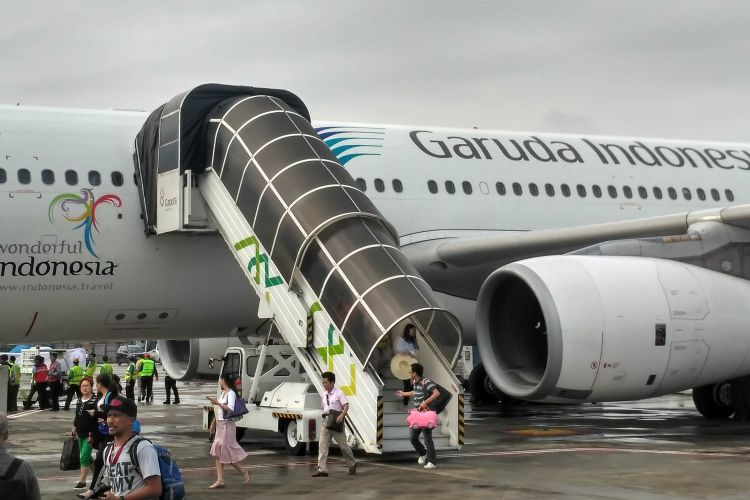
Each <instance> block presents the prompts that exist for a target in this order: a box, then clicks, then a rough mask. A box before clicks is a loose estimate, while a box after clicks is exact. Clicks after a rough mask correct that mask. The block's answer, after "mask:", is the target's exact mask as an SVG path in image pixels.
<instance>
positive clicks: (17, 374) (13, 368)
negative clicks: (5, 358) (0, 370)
mask: <svg viewBox="0 0 750 500" xmlns="http://www.w3.org/2000/svg"><path fill="white" fill-rule="evenodd" d="M9 365H10V374H11V375H10V387H9V388H8V410H9V411H18V389H20V388H21V365H19V364H18V363H16V357H15V356H11V357H10V362H9Z"/></svg>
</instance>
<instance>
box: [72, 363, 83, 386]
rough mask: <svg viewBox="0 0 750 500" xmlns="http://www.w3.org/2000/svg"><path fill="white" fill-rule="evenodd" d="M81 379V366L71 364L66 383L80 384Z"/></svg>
mask: <svg viewBox="0 0 750 500" xmlns="http://www.w3.org/2000/svg"><path fill="white" fill-rule="evenodd" d="M82 380H83V368H82V367H81V366H79V365H73V366H71V367H70V370H68V383H69V384H71V385H81V381H82Z"/></svg>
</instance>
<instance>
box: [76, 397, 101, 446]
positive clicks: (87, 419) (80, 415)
mask: <svg viewBox="0 0 750 500" xmlns="http://www.w3.org/2000/svg"><path fill="white" fill-rule="evenodd" d="M96 401H97V398H96V396H93V397H92V398H91V399H89V400H88V401H86V402H85V403H84V402H83V401H81V399H78V403H77V404H76V417H75V420H73V426H74V427H75V428H76V433H78V435H79V436H81V437H88V435H89V433H95V432H97V429H96V418H97V416H96ZM88 410H94V415H91V414H89V412H88Z"/></svg>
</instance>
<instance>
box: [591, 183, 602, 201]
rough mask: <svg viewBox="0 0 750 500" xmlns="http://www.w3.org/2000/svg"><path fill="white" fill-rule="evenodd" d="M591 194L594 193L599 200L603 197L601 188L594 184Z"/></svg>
mask: <svg viewBox="0 0 750 500" xmlns="http://www.w3.org/2000/svg"><path fill="white" fill-rule="evenodd" d="M591 192H592V193H594V196H596V197H597V198H601V197H602V188H600V187H599V185H598V184H594V185H593V186H591Z"/></svg>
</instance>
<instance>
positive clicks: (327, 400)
mask: <svg viewBox="0 0 750 500" xmlns="http://www.w3.org/2000/svg"><path fill="white" fill-rule="evenodd" d="M322 376H323V388H324V389H325V393H323V397H322V405H323V429H321V431H320V442H319V443H318V472H316V473H315V474H313V475H312V477H328V464H327V463H326V462H327V461H328V448H330V447H331V438H332V437H334V438H336V442H337V443H338V444H339V448H341V454H342V455H344V459H345V460H346V465H348V466H349V474H356V473H357V461H356V460H354V455H353V454H352V449H351V447H350V446H349V444H348V443H347V442H346V436H345V435H344V430H343V429H344V427H343V424H344V419H345V418H346V413H347V412H348V411H349V400H348V399H346V396H345V395H344V393H343V391H342V390H341V389H339V388H338V387H334V384H335V383H336V375H334V374H333V373H331V372H325V373H323V375H322ZM332 412H333V413H334V414H338V415H337V416H336V419H335V420H336V423H338V424H339V425H340V426H341V430H335V429H329V428H328V427H327V426H326V423H327V421H328V415H329V414H331V413H332Z"/></svg>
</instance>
